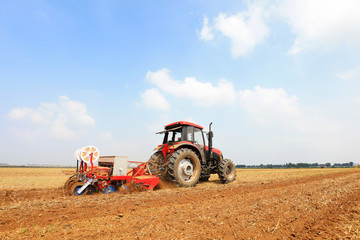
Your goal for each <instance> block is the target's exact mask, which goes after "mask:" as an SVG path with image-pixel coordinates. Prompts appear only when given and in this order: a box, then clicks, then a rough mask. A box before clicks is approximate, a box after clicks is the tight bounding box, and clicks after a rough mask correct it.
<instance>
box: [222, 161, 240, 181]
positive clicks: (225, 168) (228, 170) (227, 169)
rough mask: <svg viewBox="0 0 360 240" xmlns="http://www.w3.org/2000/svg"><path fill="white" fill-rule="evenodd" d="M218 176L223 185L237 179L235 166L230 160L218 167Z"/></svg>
mask: <svg viewBox="0 0 360 240" xmlns="http://www.w3.org/2000/svg"><path fill="white" fill-rule="evenodd" d="M218 174H219V178H220V181H221V182H222V183H230V182H233V181H235V179H236V168H235V164H234V163H233V162H232V161H231V160H230V159H224V160H222V161H221V162H220V164H219V167H218Z"/></svg>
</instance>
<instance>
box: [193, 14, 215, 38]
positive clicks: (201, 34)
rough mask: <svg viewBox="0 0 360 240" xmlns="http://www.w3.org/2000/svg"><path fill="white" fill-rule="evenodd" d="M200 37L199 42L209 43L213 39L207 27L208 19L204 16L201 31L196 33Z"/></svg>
mask: <svg viewBox="0 0 360 240" xmlns="http://www.w3.org/2000/svg"><path fill="white" fill-rule="evenodd" d="M197 32H198V34H199V37H200V40H203V41H210V40H212V39H213V38H214V34H213V29H212V28H210V27H209V19H208V18H207V17H206V16H205V17H204V22H203V27H202V28H201V31H200V32H199V31H197Z"/></svg>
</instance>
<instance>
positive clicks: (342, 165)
mask: <svg viewBox="0 0 360 240" xmlns="http://www.w3.org/2000/svg"><path fill="white" fill-rule="evenodd" d="M330 167H331V168H351V167H354V163H353V162H348V163H335V164H331V163H324V164H319V163H286V164H260V165H241V164H238V165H236V168H330Z"/></svg>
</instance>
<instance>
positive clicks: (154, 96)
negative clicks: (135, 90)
mask: <svg viewBox="0 0 360 240" xmlns="http://www.w3.org/2000/svg"><path fill="white" fill-rule="evenodd" d="M141 98H142V100H143V102H144V103H145V105H146V106H148V107H149V108H151V109H155V110H160V111H168V110H170V108H171V106H170V103H169V102H168V101H167V100H166V99H165V97H164V96H163V95H162V94H161V93H160V91H159V90H158V89H156V88H152V89H148V90H146V91H145V92H144V93H143V94H142V95H141Z"/></svg>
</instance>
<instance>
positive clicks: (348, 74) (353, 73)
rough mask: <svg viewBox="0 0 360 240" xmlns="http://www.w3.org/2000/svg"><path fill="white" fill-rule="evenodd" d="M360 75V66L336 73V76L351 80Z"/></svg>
mask: <svg viewBox="0 0 360 240" xmlns="http://www.w3.org/2000/svg"><path fill="white" fill-rule="evenodd" d="M359 75H360V67H357V68H354V69H350V70H347V71H344V72H340V73H337V74H335V76H336V77H338V78H340V79H342V80H349V79H352V78H355V77H357V76H359Z"/></svg>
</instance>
